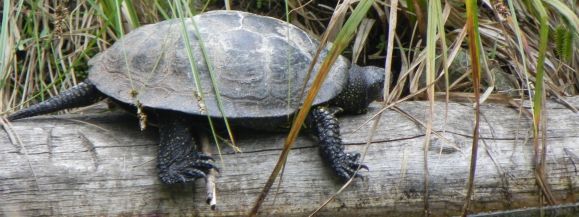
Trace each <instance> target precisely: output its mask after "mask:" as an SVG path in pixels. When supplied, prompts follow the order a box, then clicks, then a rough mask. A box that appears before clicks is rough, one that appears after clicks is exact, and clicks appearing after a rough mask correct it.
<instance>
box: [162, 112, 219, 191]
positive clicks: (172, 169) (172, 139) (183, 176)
mask: <svg viewBox="0 0 579 217" xmlns="http://www.w3.org/2000/svg"><path fill="white" fill-rule="evenodd" d="M158 119H159V136H160V147H159V154H158V159H157V163H158V164H157V166H158V169H159V178H160V179H161V181H162V182H163V183H165V184H175V183H186V182H190V181H195V179H198V178H205V177H206V175H207V172H208V170H209V169H212V168H216V167H215V165H214V164H213V158H211V157H210V156H208V155H206V154H204V153H202V152H199V151H198V150H197V145H196V144H195V140H194V138H193V131H192V130H193V129H192V127H191V120H190V119H188V118H187V117H185V116H184V115H181V114H176V113H173V112H159V116H158Z"/></svg>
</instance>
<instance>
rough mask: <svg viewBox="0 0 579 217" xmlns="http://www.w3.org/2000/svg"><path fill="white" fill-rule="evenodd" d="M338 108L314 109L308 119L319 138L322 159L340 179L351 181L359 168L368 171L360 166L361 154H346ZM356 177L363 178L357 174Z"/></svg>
mask: <svg viewBox="0 0 579 217" xmlns="http://www.w3.org/2000/svg"><path fill="white" fill-rule="evenodd" d="M336 109H337V108H326V107H321V106H319V107H316V108H312V111H311V112H310V115H309V117H308V125H309V127H310V128H312V130H313V132H314V133H315V134H316V136H317V137H318V140H319V143H320V151H321V152H322V153H321V154H322V158H324V160H325V161H326V162H328V163H329V164H330V167H331V168H332V170H334V173H336V175H338V176H339V177H340V178H342V179H344V180H347V179H350V178H351V177H352V176H353V175H354V173H355V172H356V170H357V169H358V167H360V168H364V169H368V167H367V166H366V165H364V164H360V162H359V158H360V154H359V153H346V152H345V151H344V146H343V145H342V138H341V137H340V123H339V122H338V119H337V118H336V117H335V115H334V114H335V113H336V111H337V110H336ZM356 177H360V178H362V177H363V176H362V175H360V174H359V173H356Z"/></svg>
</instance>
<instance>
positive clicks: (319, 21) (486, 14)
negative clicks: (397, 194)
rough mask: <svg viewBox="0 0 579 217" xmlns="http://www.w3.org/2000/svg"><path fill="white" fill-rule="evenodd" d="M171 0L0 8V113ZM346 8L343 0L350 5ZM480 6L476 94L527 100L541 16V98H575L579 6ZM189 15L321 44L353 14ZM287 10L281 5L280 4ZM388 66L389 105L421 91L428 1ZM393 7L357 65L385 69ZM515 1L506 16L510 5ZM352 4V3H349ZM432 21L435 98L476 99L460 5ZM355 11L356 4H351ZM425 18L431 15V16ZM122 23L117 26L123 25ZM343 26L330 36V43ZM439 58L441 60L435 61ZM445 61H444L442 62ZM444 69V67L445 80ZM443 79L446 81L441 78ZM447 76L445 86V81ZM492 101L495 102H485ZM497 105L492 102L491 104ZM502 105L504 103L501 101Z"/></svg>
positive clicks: (271, 6)
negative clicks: (302, 34)
mask: <svg viewBox="0 0 579 217" xmlns="http://www.w3.org/2000/svg"><path fill="white" fill-rule="evenodd" d="M175 2H176V1H165V0H133V1H125V0H79V1H72V0H61V1H45V0H20V1H4V2H3V4H2V5H1V7H2V15H1V17H2V26H1V30H2V32H1V35H0V50H1V51H3V52H0V68H1V69H2V70H1V74H0V89H1V91H2V93H1V94H0V110H1V111H4V112H8V111H12V110H14V109H18V108H22V107H26V106H28V105H29V104H30V103H32V102H36V101H40V100H43V99H44V98H46V97H47V96H51V95H54V94H57V93H58V92H59V91H62V90H64V89H67V88H69V87H70V86H72V85H74V84H75V83H77V82H78V81H80V80H82V79H83V78H84V77H85V76H86V71H87V65H86V62H87V60H88V59H89V58H91V57H92V56H94V55H95V54H96V53H98V52H99V51H102V50H104V49H106V48H107V47H108V46H110V45H111V44H112V43H114V42H115V41H116V40H117V39H118V38H119V37H122V35H123V34H126V33H128V32H130V31H131V30H132V29H134V28H137V27H138V26H140V25H144V24H147V23H153V22H157V21H160V20H164V19H170V18H175V17H176V14H177V13H175V10H176V8H175ZM346 2H348V1H346ZM533 2H534V1H528V0H519V1H510V2H508V1H478V4H479V7H478V9H479V10H478V13H477V16H478V24H479V28H478V32H479V34H480V43H481V45H482V50H481V54H482V55H481V60H482V63H483V65H482V66H483V68H482V69H483V70H482V73H481V76H482V86H481V87H480V91H487V92H488V93H490V92H492V93H495V94H500V95H493V96H501V97H502V96H509V97H515V98H521V97H530V96H532V95H533V91H534V88H535V86H536V85H535V83H534V82H535V80H536V72H537V70H536V68H537V64H538V61H537V59H538V57H539V48H540V44H539V43H540V40H539V38H540V35H539V33H540V28H541V20H540V17H541V16H540V12H539V11H540V10H538V8H537V7H538V6H540V7H542V8H543V9H544V10H545V12H546V15H547V17H546V18H547V23H546V24H547V25H546V26H547V27H548V40H547V46H546V50H545V54H544V58H545V60H544V61H542V62H543V63H544V65H543V66H542V69H543V70H544V81H545V92H546V93H547V94H548V95H549V96H553V97H560V96H570V95H576V94H577V92H578V90H579V89H578V88H579V85H578V79H579V78H578V76H577V69H578V68H579V67H578V64H579V51H578V50H577V49H576V48H577V47H578V46H577V44H578V42H577V38H578V29H579V27H578V26H579V19H578V18H577V14H579V12H578V11H579V9H578V7H577V2H576V1H575V0H553V1H545V2H544V3H541V2H539V3H541V5H536V4H534V3H533ZM180 3H183V4H185V5H188V9H187V10H185V16H191V15H194V14H197V13H201V12H203V11H207V10H215V9H225V7H226V6H228V7H229V8H231V9H234V10H243V11H250V12H254V13H258V14H263V15H268V16H273V17H278V18H280V19H283V20H287V21H289V22H291V23H293V24H294V25H297V26H299V27H301V28H302V29H304V30H306V31H308V32H309V33H311V34H312V35H315V36H318V37H320V36H321V35H322V33H324V31H326V29H327V26H328V23H329V20H330V18H331V17H332V16H335V17H336V18H337V20H338V21H340V20H344V19H345V18H347V17H348V14H349V13H351V10H341V11H337V10H335V9H334V8H336V4H335V1H313V0H312V1H298V0H294V1H272V0H246V1H231V2H228V1H223V0H212V1H202V0H198V1H192V0H180ZM286 3H287V5H286ZM397 3H398V10H397V13H398V14H397V16H396V17H397V18H398V21H397V23H395V28H393V30H394V31H395V38H394V39H395V40H394V43H393V49H394V55H393V59H392V62H393V69H392V74H391V75H392V76H389V78H391V81H390V84H392V85H393V86H392V87H391V93H392V94H391V95H389V97H390V99H389V100H388V101H389V102H393V101H396V100H397V99H400V98H402V97H404V96H407V95H408V94H412V95H414V94H418V96H421V95H420V94H421V91H422V90H424V87H426V77H427V76H426V73H427V72H428V71H429V70H425V69H426V63H427V61H426V60H427V59H428V58H426V51H427V49H426V44H427V43H426V42H427V41H428V40H430V39H429V38H428V37H429V36H430V37H436V38H438V37H440V36H441V34H436V35H432V36H431V35H429V34H427V31H428V18H429V16H431V15H432V14H433V13H432V12H431V9H430V8H429V5H428V1H425V0H404V1H400V2H397ZM390 4H391V1H376V2H375V3H374V4H373V6H372V8H370V10H369V11H368V13H367V19H366V20H364V21H363V22H362V23H361V24H360V26H359V30H358V32H357V34H356V36H355V38H354V39H353V41H352V43H350V44H349V47H348V49H346V51H345V52H344V53H343V55H345V56H347V57H348V58H350V59H355V60H356V62H357V63H358V64H361V65H368V64H373V65H378V66H384V65H385V56H386V51H387V50H386V48H387V46H386V42H387V41H386V39H387V36H388V31H389V23H390V22H389V14H390ZM509 4H512V10H511V8H510V7H509ZM354 5H355V4H354ZM441 6H442V8H441V10H440V11H439V12H440V13H439V14H438V15H439V16H440V18H441V19H438V22H440V23H439V24H441V25H443V26H444V29H443V30H444V31H443V32H442V33H444V43H442V42H443V41H441V40H437V41H436V39H435V42H436V43H435V45H436V50H435V51H436V56H435V58H436V63H435V67H434V68H432V69H434V71H432V72H428V73H434V74H433V78H435V79H437V78H438V80H437V82H436V83H435V84H436V85H435V87H434V88H435V91H436V92H445V91H449V92H450V93H451V97H450V98H451V99H453V98H463V97H465V96H469V95H468V94H466V95H465V94H458V93H472V92H473V90H472V89H473V86H472V83H471V82H472V76H470V73H471V71H470V68H471V67H470V57H469V54H468V52H467V51H466V48H467V46H466V45H467V44H466V43H467V40H466V39H465V36H464V34H465V33H466V32H465V31H466V29H465V22H466V20H467V19H466V6H465V4H464V2H463V1H446V2H442V4H441ZM351 8H352V7H351ZM429 13H430V14H429ZM119 21H120V22H119ZM340 28H341V26H340V25H336V26H334V27H333V28H332V29H330V30H329V31H330V34H329V39H330V41H332V40H333V37H335V36H336V35H337V33H338V32H339V30H340ZM442 53H444V54H445V55H444V56H445V58H443V56H442V55H441V54H442ZM442 59H445V61H444V62H445V64H442V62H443V61H442ZM444 65H447V66H449V67H448V72H447V74H445V73H444V71H445V70H443V69H444V67H443V66H444ZM445 75H446V76H445ZM446 78H448V81H446ZM491 98H492V97H491ZM493 99H496V98H493ZM499 99H501V100H507V99H510V98H499Z"/></svg>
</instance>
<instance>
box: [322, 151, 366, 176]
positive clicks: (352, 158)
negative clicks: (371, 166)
mask: <svg viewBox="0 0 579 217" xmlns="http://www.w3.org/2000/svg"><path fill="white" fill-rule="evenodd" d="M359 159H360V154H359V153H344V154H340V155H337V156H336V157H335V158H333V159H331V160H329V162H330V166H331V167H332V169H333V170H334V173H336V175H338V176H339V177H340V178H341V179H343V180H348V179H350V178H352V176H355V177H356V178H361V179H364V176H363V175H362V174H360V173H356V170H358V168H360V169H365V170H368V166H366V165H365V164H361V163H360V161H359Z"/></svg>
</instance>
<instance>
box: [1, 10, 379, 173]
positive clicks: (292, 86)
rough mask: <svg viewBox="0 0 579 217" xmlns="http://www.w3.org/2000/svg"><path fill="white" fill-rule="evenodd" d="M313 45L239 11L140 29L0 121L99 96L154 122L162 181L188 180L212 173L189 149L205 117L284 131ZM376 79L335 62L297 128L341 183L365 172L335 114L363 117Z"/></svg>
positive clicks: (292, 29)
mask: <svg viewBox="0 0 579 217" xmlns="http://www.w3.org/2000/svg"><path fill="white" fill-rule="evenodd" d="M319 45H320V43H319V41H318V40H316V39H315V38H313V37H312V36H310V35H308V34H307V33H306V32H305V31H303V30H301V29H300V28H298V27H296V26H294V25H292V24H290V23H287V22H284V21H281V20H278V19H275V18H272V17H267V16H261V15H256V14H252V13H248V12H241V11H231V10H217V11H210V12H205V13H201V14H198V15H195V16H193V17H190V18H183V19H170V20H165V21H162V22H158V23H154V24H148V25H143V26H141V27H139V28H137V29H135V30H133V31H131V32H130V33H128V34H126V35H125V36H124V37H122V38H121V39H120V40H118V41H117V42H115V43H114V44H113V45H111V46H110V47H109V48H108V49H106V50H105V51H103V52H101V53H99V54H97V55H95V56H94V57H93V58H91V59H90V60H89V62H88V65H89V72H88V77H87V78H86V80H84V81H83V82H80V83H78V84H77V85H76V86H74V87H72V88H70V89H68V90H65V91H63V92H61V93H60V94H59V95H56V96H54V97H52V98H50V99H48V100H46V101H43V102H40V103H38V104H35V105H32V106H30V107H28V108H25V109H23V110H20V111H17V112H15V113H13V114H12V115H9V116H8V120H11V121H13V120H17V119H21V118H27V117H31V116H36V115H41V114H46V113H51V112H55V111H59V110H63V109H68V108H75V107H82V106H87V105H91V104H94V103H96V102H98V101H101V100H103V99H105V98H108V99H110V100H112V101H113V102H115V103H117V104H119V105H121V106H122V107H124V108H128V109H129V110H135V109H136V110H142V112H143V113H144V114H146V115H147V116H148V117H151V118H154V119H156V122H157V123H156V125H157V127H158V130H159V150H158V159H157V168H158V175H159V179H160V181H161V182H162V183H165V184H176V183H188V182H193V181H195V180H196V179H199V178H205V177H206V176H207V174H208V171H209V170H210V169H213V168H215V169H219V168H218V167H217V165H216V163H215V161H214V160H213V158H211V157H210V156H209V155H208V154H206V153H203V152H201V151H199V150H198V148H197V142H196V138H195V137H194V133H193V132H195V130H196V129H197V128H195V127H194V126H195V125H196V124H202V123H203V122H204V121H205V122H206V121H207V120H208V118H207V117H210V118H211V119H212V120H213V119H214V120H222V119H223V117H226V118H227V121H228V123H230V124H231V125H233V126H239V127H249V128H254V129H260V130H263V129H284V128H287V126H289V125H288V122H289V121H291V117H292V115H295V114H296V111H298V109H299V108H300V106H301V95H302V94H301V93H302V90H304V88H305V89H306V90H307V89H309V87H310V86H311V85H312V83H313V80H314V79H313V78H314V77H315V76H316V73H317V71H318V69H319V67H320V65H321V61H322V60H323V59H324V58H325V56H326V55H327V53H328V50H329V48H330V47H329V46H330V45H327V46H326V47H324V49H322V51H321V54H320V57H319V58H318V60H317V62H316V63H315V64H314V69H313V70H312V71H311V72H312V73H311V75H310V76H308V67H309V66H310V63H311V62H312V61H313V59H314V56H315V54H316V51H317V48H318V46H319ZM194 71H196V72H197V73H193V72H194ZM384 73H385V72H384V69H383V68H380V67H376V66H365V67H362V66H358V65H356V64H353V63H351V62H350V61H349V60H348V59H347V58H345V57H343V56H340V57H338V58H337V60H336V61H335V63H334V64H333V65H332V66H331V69H330V72H329V73H328V75H327V77H326V80H325V82H324V83H323V85H322V87H321V89H320V91H319V93H318V95H317V96H316V98H315V100H314V103H313V107H312V109H311V112H310V113H309V114H308V117H307V119H306V124H305V125H306V127H307V128H308V129H311V130H310V131H311V132H312V133H313V135H314V136H315V137H317V139H318V143H319V144H320V150H321V156H322V158H323V159H324V160H325V161H326V162H327V164H329V166H330V167H331V169H332V170H333V171H334V172H335V174H336V175H337V176H338V177H340V178H341V179H350V178H352V177H353V176H354V174H356V173H355V171H356V170H357V168H358V167H361V168H365V169H368V167H367V166H366V165H364V164H362V163H361V162H360V159H359V158H360V154H359V153H354V152H352V153H350V152H346V151H345V150H344V146H343V144H342V140H341V137H340V130H339V122H338V119H337V118H336V115H337V113H338V112H342V113H345V114H348V113H349V114H360V113H364V112H366V109H367V107H368V105H369V103H370V102H372V101H374V100H376V99H377V98H379V97H380V96H381V92H382V89H383V82H384ZM356 176H361V175H359V174H357V175H356Z"/></svg>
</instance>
